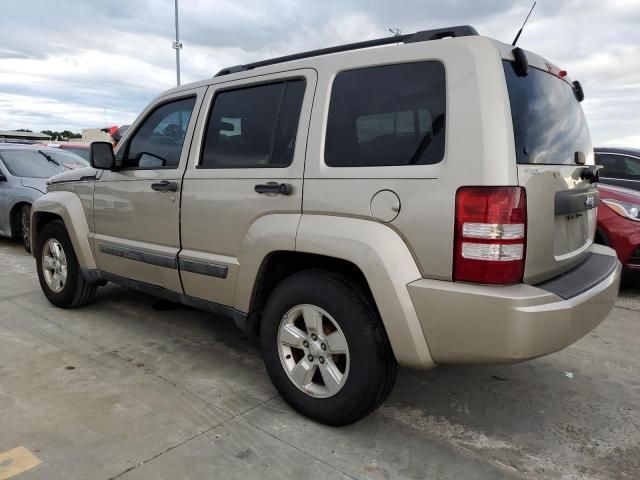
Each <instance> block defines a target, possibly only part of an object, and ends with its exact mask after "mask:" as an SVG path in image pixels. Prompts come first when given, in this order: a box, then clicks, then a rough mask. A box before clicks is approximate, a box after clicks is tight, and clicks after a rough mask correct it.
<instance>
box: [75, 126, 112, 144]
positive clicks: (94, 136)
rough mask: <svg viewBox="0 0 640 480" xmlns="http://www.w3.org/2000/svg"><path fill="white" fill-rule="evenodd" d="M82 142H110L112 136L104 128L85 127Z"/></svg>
mask: <svg viewBox="0 0 640 480" xmlns="http://www.w3.org/2000/svg"><path fill="white" fill-rule="evenodd" d="M81 141H82V143H91V142H110V141H111V136H110V135H109V134H108V133H107V132H105V131H103V129H102V128H83V129H82V140H81Z"/></svg>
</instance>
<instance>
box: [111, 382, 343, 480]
mask: <svg viewBox="0 0 640 480" xmlns="http://www.w3.org/2000/svg"><path fill="white" fill-rule="evenodd" d="M185 392H186V393H189V394H191V392H189V391H187V390H185ZM274 398H277V395H276V396H274V397H272V398H269V399H267V400H264V401H263V402H260V403H258V404H257V405H254V406H253V407H251V408H248V409H247V410H245V411H243V412H241V413H238V414H236V415H232V414H231V413H230V412H227V411H226V410H224V409H222V408H221V409H220V410H223V411H225V412H226V413H229V415H232V416H231V418H229V419H227V420H224V421H222V422H219V423H217V424H215V425H213V426H211V427H209V428H207V429H206V430H203V431H202V432H200V433H197V434H195V435H193V436H192V437H189V438H187V439H185V440H183V441H182V442H179V443H177V444H175V445H171V446H170V447H167V448H165V449H164V450H163V451H161V452H160V453H157V454H156V455H154V456H153V457H150V458H148V459H146V460H143V461H141V462H139V463H136V464H135V465H132V466H130V467H129V468H126V469H124V470H123V471H121V472H120V473H117V474H116V475H114V476H112V477H109V478H108V479H107V480H116V479H117V478H120V477H122V476H123V475H125V474H127V473H129V472H132V471H133V470H135V469H137V468H139V467H141V466H142V465H144V464H146V463H149V462H152V461H154V460H155V459H156V458H159V457H161V456H162V455H164V454H165V453H167V452H170V451H171V450H175V449H176V448H178V447H181V446H182V445H185V444H186V443H189V442H190V441H192V440H195V439H196V438H199V437H201V436H202V435H206V434H207V433H209V432H211V431H212V430H215V429H216V428H218V427H221V426H223V425H226V424H227V423H229V422H230V421H232V420H234V419H236V418H238V417H240V415H244V414H245V413H248V412H250V411H252V410H254V409H256V408H258V407H261V406H262V405H264V404H265V403H267V402H270V401H271V400H273V399H274ZM217 408H219V407H217ZM239 420H242V419H240V418H239ZM245 423H246V422H245ZM256 428H257V427H256ZM280 441H281V442H282V440H280ZM282 443H286V442H282ZM309 456H310V457H311V456H312V455H309ZM332 468H333V467H332ZM333 469H334V470H336V469H335V468H333Z"/></svg>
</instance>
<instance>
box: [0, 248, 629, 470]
mask: <svg viewBox="0 0 640 480" xmlns="http://www.w3.org/2000/svg"><path fill="white" fill-rule="evenodd" d="M0 265H1V266H2V268H1V269H0V480H2V479H6V478H9V477H12V476H13V475H16V476H15V477H12V478H18V479H20V480H27V479H47V480H50V479H81V480H87V479H104V480H107V479H116V478H118V479H122V480H133V479H154V480H157V479H172V480H175V479H211V478H219V479H243V480H244V479H254V478H255V479H272V478H282V479H305V480H310V479H315V478H322V479H334V478H335V479H339V478H341V479H347V478H357V479H394V480H396V479H405V478H406V479H423V478H428V479H435V478H438V479H475V478H479V479H492V480H493V479H499V478H509V479H516V478H566V479H587V478H589V479H592V478H595V479H600V478H602V479H604V478H610V479H637V478H640V349H639V348H638V346H639V345H640V279H635V280H633V281H632V282H631V283H630V284H629V285H628V286H627V287H626V288H625V290H624V291H623V293H622V295H623V297H622V298H621V299H620V301H619V305H618V306H617V307H616V308H615V309H614V310H613V312H612V313H611V315H610V316H609V317H608V318H607V320H606V321H605V322H604V323H603V324H602V325H601V326H600V327H598V328H597V329H596V330H595V331H594V332H593V333H592V334H590V335H588V336H587V337H586V338H584V339H582V340H581V341H580V342H578V343H577V344H576V345H574V346H572V347H570V348H568V349H566V350H564V351H562V352H559V353H556V354H554V355H550V356H548V357H545V358H541V359H539V360H535V361H531V362H527V363H523V364H519V365H512V366H482V367H463V366H456V367H438V368H437V369H435V370H433V371H430V372H416V371H409V370H401V371H400V374H399V377H398V382H397V384H396V387H395V389H394V391H393V393H392V394H391V397H390V398H389V399H388V400H387V402H386V403H385V404H384V405H383V406H382V407H381V408H380V409H379V410H378V411H377V412H375V413H374V414H373V415H371V416H370V417H368V418H366V419H365V420H363V421H361V422H359V423H358V424H356V425H352V426H349V427H345V428H329V427H325V426H322V425H318V424H316V423H314V422H312V421H309V420H307V419H305V418H303V417H301V416H299V415H297V414H296V413H294V412H293V411H292V410H291V409H290V408H288V407H287V405H285V404H284V403H283V402H282V400H281V399H280V398H279V397H278V396H277V395H276V392H275V391H274V389H273V387H272V386H271V384H270V382H269V379H268V377H267V374H266V372H265V369H264V366H263V364H262V361H261V360H260V353H259V350H258V347H257V345H256V343H255V341H251V340H248V339H247V338H245V337H244V336H243V335H242V334H241V333H240V332H239V331H237V330H236V329H235V328H234V327H233V325H232V324H231V323H230V322H228V321H225V320H218V319H214V318H211V317H210V316H209V315H206V314H203V313H200V312H196V311H192V310H188V309H176V310H170V311H157V310H154V308H153V305H154V300H153V299H152V298H151V297H148V296H145V295H142V294H139V293H136V292H133V291H129V290H126V289H123V288H120V287H117V286H113V285H109V286H107V287H105V288H102V289H100V291H99V294H98V298H97V299H96V301H95V302H94V303H93V304H91V305H90V306H87V307H84V308H81V309H77V310H71V311H68V310H61V309H57V308H54V307H53V306H51V305H50V304H48V303H47V301H46V300H45V298H44V296H43V295H42V294H41V292H40V287H39V285H38V281H37V277H36V274H35V262H34V260H33V259H32V258H31V257H30V256H28V255H27V254H26V253H25V252H24V251H23V250H22V248H21V247H20V246H18V245H16V244H15V243H13V242H10V241H7V240H0ZM634 283H635V286H634ZM18 447H23V448H18ZM14 449H15V450H14ZM22 470H24V471H23V472H22V473H19V472H21V471H22Z"/></svg>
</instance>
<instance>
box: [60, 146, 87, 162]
mask: <svg viewBox="0 0 640 480" xmlns="http://www.w3.org/2000/svg"><path fill="white" fill-rule="evenodd" d="M64 151H65V152H70V153H74V154H76V155H78V156H79V157H82V158H84V159H85V160H86V161H87V162H88V161H89V149H88V148H81V147H66V148H65V149H64Z"/></svg>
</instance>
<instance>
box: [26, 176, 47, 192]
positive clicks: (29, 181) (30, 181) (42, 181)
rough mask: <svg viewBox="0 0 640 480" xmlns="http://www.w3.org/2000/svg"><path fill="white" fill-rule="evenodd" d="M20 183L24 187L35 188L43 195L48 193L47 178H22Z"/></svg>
mask: <svg viewBox="0 0 640 480" xmlns="http://www.w3.org/2000/svg"><path fill="white" fill-rule="evenodd" d="M20 183H21V185H22V186H23V187H29V188H33V189H35V190H38V191H39V192H42V193H47V179H46V178H21V179H20Z"/></svg>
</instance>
